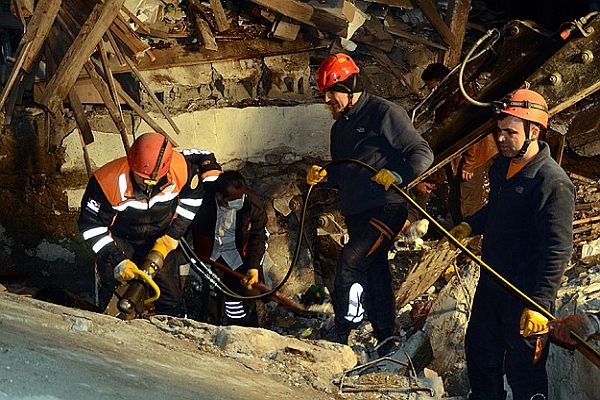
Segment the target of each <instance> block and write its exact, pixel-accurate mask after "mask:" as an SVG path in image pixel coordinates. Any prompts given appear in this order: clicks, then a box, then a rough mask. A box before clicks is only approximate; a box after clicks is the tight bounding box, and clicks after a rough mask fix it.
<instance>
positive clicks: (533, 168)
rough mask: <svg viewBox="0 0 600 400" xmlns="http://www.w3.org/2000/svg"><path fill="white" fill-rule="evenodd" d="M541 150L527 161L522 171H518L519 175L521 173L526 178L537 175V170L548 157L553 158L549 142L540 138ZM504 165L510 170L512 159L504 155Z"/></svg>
mask: <svg viewBox="0 0 600 400" xmlns="http://www.w3.org/2000/svg"><path fill="white" fill-rule="evenodd" d="M538 143H539V146H540V151H539V152H538V153H537V154H536V155H535V156H534V157H533V158H532V159H531V161H529V162H528V163H527V165H526V166H525V167H523V169H522V170H521V171H519V172H518V175H521V176H523V177H526V178H532V177H533V176H535V174H536V173H537V171H538V170H539V168H540V165H541V164H542V163H543V162H544V161H545V160H546V159H548V158H551V155H550V146H548V143H546V142H544V141H542V140H538ZM501 159H502V163H503V164H502V166H503V168H504V169H505V170H508V165H509V164H510V161H511V159H510V158H506V157H502V158H501Z"/></svg>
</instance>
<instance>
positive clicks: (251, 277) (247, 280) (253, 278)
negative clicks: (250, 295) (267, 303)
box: [242, 268, 258, 290]
mask: <svg viewBox="0 0 600 400" xmlns="http://www.w3.org/2000/svg"><path fill="white" fill-rule="evenodd" d="M242 283H243V284H244V286H246V289H248V290H250V289H252V285H254V284H255V283H258V270H257V269H255V268H251V269H249V270H248V272H246V275H245V276H244V277H243V278H242Z"/></svg>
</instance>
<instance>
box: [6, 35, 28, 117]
mask: <svg viewBox="0 0 600 400" xmlns="http://www.w3.org/2000/svg"><path fill="white" fill-rule="evenodd" d="M31 45H32V43H31V42H27V43H25V45H24V46H23V47H22V48H21V51H20V53H19V57H18V58H17V62H16V63H15V66H14V67H13V69H12V72H11V74H10V77H9V78H8V82H7V83H6V86H4V88H3V89H2V94H1V95H0V111H1V110H2V109H3V108H4V103H5V102H6V100H7V99H8V97H9V94H10V92H11V90H12V87H13V86H14V84H15V83H16V82H17V81H20V80H21V78H22V73H21V67H22V66H23V63H24V62H25V58H26V57H27V52H28V51H29V49H30V48H31Z"/></svg>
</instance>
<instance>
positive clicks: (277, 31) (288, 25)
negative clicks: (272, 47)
mask: <svg viewBox="0 0 600 400" xmlns="http://www.w3.org/2000/svg"><path fill="white" fill-rule="evenodd" d="M298 32H300V24H298V23H296V22H294V21H293V20H292V19H290V18H288V17H281V18H278V19H276V20H275V22H274V23H273V26H272V27H271V35H272V36H273V37H274V38H276V39H281V40H287V41H290V42H293V41H294V40H296V38H297V37H298Z"/></svg>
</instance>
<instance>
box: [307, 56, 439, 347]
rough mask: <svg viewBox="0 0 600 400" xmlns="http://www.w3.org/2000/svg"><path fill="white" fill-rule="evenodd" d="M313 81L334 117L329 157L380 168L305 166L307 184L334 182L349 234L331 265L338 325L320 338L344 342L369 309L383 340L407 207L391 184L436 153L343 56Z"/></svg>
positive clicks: (391, 324) (391, 313)
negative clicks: (393, 261)
mask: <svg viewBox="0 0 600 400" xmlns="http://www.w3.org/2000/svg"><path fill="white" fill-rule="evenodd" d="M317 83H318V86H319V89H320V90H321V91H323V92H324V93H323V94H324V100H325V103H326V104H327V105H328V106H329V107H330V108H331V110H332V112H333V114H334V117H335V118H336V121H335V123H334V124H333V126H332V128H331V134H330V150H331V157H332V159H333V161H337V160H341V159H348V158H351V159H357V160H360V161H363V162H365V163H367V164H369V165H371V166H373V167H374V168H376V169H378V170H379V172H378V173H377V174H376V175H375V176H373V174H371V173H370V171H368V170H366V169H364V168H361V167H360V166H357V165H355V164H339V165H336V166H335V167H332V168H331V170H330V171H325V170H323V169H321V167H320V166H318V165H313V166H312V167H311V168H310V169H309V170H308V173H307V177H306V181H307V183H308V184H309V185H314V184H316V183H318V182H322V181H323V182H324V181H325V179H326V178H327V185H328V186H333V187H336V188H338V189H339V196H340V200H341V211H342V214H343V215H344V217H345V219H346V225H347V227H348V234H349V236H350V239H349V241H348V243H347V244H346V245H345V246H344V248H343V250H342V252H341V254H340V257H339V259H338V263H337V266H336V277H335V294H334V309H335V329H334V330H333V331H331V332H329V333H327V334H325V337H326V338H329V339H331V340H333V341H337V342H341V343H347V341H348V335H349V333H350V331H351V329H353V328H355V327H357V326H358V325H359V324H360V323H361V322H362V321H363V319H364V316H365V312H366V314H367V315H368V318H369V321H370V322H371V323H372V325H373V329H374V331H373V332H374V336H375V337H376V339H377V340H378V341H380V342H381V341H383V340H385V339H386V338H388V337H389V336H392V335H393V334H394V328H395V314H396V311H395V305H394V295H393V291H392V277H391V272H390V269H389V263H388V258H387V255H388V249H389V248H390V245H391V244H392V241H393V240H394V238H395V236H396V235H397V234H398V232H399V231H400V230H401V229H402V227H403V225H404V222H405V220H406V217H407V214H408V211H407V209H406V206H405V205H404V200H403V199H402V197H401V195H400V194H398V193H397V192H396V191H394V190H388V189H389V188H390V186H391V185H392V183H396V184H398V185H400V186H406V185H407V184H408V183H409V182H410V181H412V180H413V179H414V178H415V177H417V176H418V175H420V174H421V173H422V172H424V171H425V170H426V169H427V168H428V167H429V166H430V165H431V163H432V161H433V154H432V152H431V149H430V147H429V145H428V144H427V142H426V141H425V140H424V139H423V138H422V137H421V136H420V135H419V134H418V133H417V132H416V130H415V128H414V127H413V125H412V123H411V121H410V118H409V117H408V115H407V113H406V111H405V110H404V109H403V108H402V107H400V106H398V105H397V104H394V103H392V102H391V101H388V100H385V99H383V98H381V97H378V96H375V95H372V94H370V93H367V92H366V91H364V89H363V80H362V77H361V76H360V70H359V68H358V67H357V65H356V64H355V62H354V61H353V60H352V58H350V57H349V56H348V55H346V54H341V53H340V54H334V55H331V56H329V57H327V58H326V59H325V60H324V61H323V62H322V63H321V66H320V67H319V69H318V71H317ZM387 343H389V344H392V343H391V342H387ZM380 350H381V353H385V352H386V351H385V350H386V349H385V348H380Z"/></svg>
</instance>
